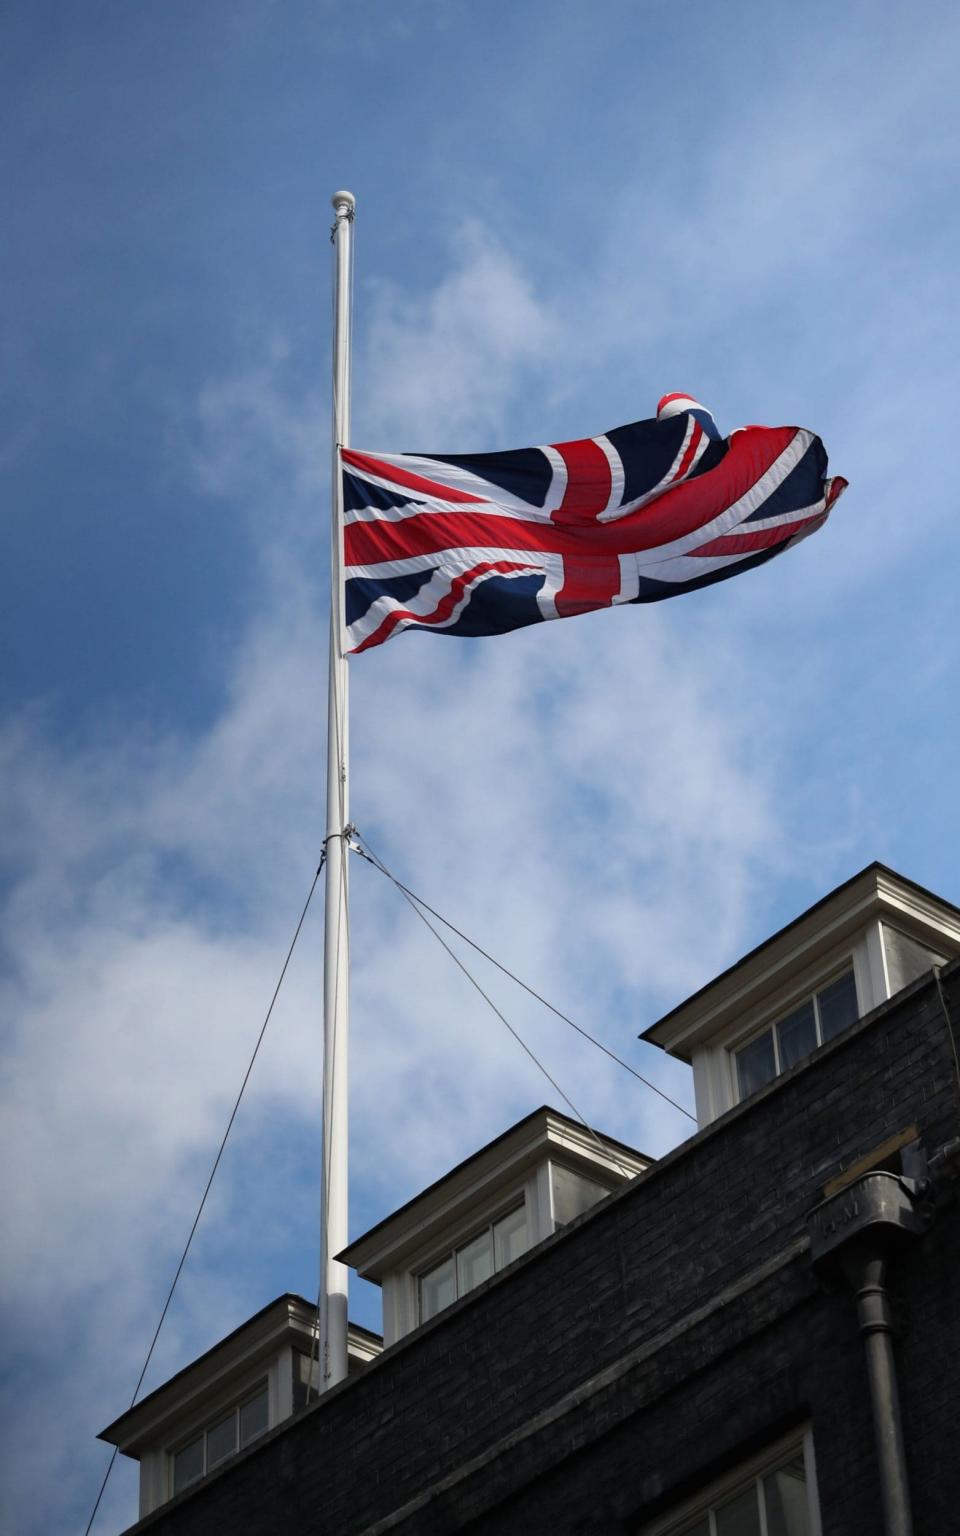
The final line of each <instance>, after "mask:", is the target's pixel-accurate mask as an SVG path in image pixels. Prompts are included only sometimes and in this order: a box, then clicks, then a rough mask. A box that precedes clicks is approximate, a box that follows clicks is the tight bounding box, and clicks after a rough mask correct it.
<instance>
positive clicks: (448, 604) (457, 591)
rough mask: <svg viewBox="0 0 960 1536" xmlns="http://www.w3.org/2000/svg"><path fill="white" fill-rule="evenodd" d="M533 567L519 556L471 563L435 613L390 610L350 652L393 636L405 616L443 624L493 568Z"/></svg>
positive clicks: (367, 648) (456, 580) (451, 585)
mask: <svg viewBox="0 0 960 1536" xmlns="http://www.w3.org/2000/svg"><path fill="white" fill-rule="evenodd" d="M528 569H530V568H529V567H528V566H524V565H522V564H518V562H517V561H515V560H486V561H484V562H483V563H482V564H480V565H474V566H471V568H470V570H469V571H463V572H462V573H461V575H459V576H455V577H454V578H453V580H452V581H451V583H450V590H449V592H448V593H447V594H446V596H445V597H442V598H441V599H440V601H439V603H438V604H437V606H436V608H434V610H433V612H432V613H428V614H419V613H413V612H412V611H411V610H410V609H409V608H395V609H394V610H393V612H392V613H388V614H387V616H386V618H385V619H384V620H383V623H382V624H379V625H378V626H377V628H376V629H375V630H374V631H373V633H372V634H371V635H368V636H367V638H366V640H361V642H360V644H359V645H355V646H354V647H353V650H352V651H348V652H347V654H348V655H349V656H356V655H357V654H358V652H360V651H368V650H369V649H370V647H371V646H374V645H382V643H383V641H384V640H389V638H390V636H391V635H392V633H393V631H394V630H395V629H396V627H397V625H398V624H399V623H401V621H402V620H403V619H412V620H413V622H414V623H415V624H442V623H443V621H444V619H448V618H450V616H451V614H452V613H453V611H454V609H455V608H456V606H457V604H458V603H459V602H460V600H461V599H462V597H463V595H464V593H465V591H466V589H467V587H468V586H470V585H471V584H472V583H474V582H476V581H478V580H479V578H480V577H481V576H488V575H489V574H490V573H491V571H498V572H504V571H523V570H528Z"/></svg>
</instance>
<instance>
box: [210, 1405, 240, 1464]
mask: <svg viewBox="0 0 960 1536" xmlns="http://www.w3.org/2000/svg"><path fill="white" fill-rule="evenodd" d="M236 1448H237V1410H236V1409H234V1410H233V1412H232V1413H231V1414H230V1415H229V1416H228V1417H227V1418H225V1419H221V1420H220V1423H219V1424H214V1426H213V1428H212V1429H208V1430H207V1471H208V1472H209V1471H210V1470H211V1469H212V1468H213V1467H215V1466H216V1465H217V1463H218V1462H221V1461H223V1460H224V1458H225V1457H227V1456H232V1455H233V1453H234V1451H235V1450H236Z"/></svg>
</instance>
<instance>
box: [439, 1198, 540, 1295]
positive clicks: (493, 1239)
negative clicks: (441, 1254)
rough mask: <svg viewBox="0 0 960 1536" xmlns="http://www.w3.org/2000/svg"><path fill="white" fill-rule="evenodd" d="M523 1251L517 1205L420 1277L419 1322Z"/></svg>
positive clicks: (522, 1216) (522, 1218)
mask: <svg viewBox="0 0 960 1536" xmlns="http://www.w3.org/2000/svg"><path fill="white" fill-rule="evenodd" d="M526 1250H527V1213H526V1211H525V1209H524V1207H523V1206H522V1205H518V1206H516V1207H515V1209H514V1210H512V1211H508V1212H507V1214H506V1215H505V1216H501V1217H500V1218H499V1220H497V1221H493V1222H491V1223H490V1225H489V1226H488V1227H485V1228H484V1230H483V1231H482V1232H479V1233H477V1235H476V1236H475V1237H472V1238H471V1239H470V1241H469V1242H468V1243H463V1244H461V1246H460V1247H459V1248H456V1249H454V1251H453V1253H449V1254H447V1256H446V1257H445V1258H444V1259H443V1260H441V1262H440V1263H439V1264H434V1266H433V1267H432V1268H431V1269H429V1270H427V1272H426V1273H425V1274H423V1275H421V1276H420V1321H421V1323H425V1322H426V1321H427V1319H428V1318H431V1317H435V1316H436V1314H437V1313H438V1312H442V1311H443V1309H444V1307H449V1306H450V1305H451V1304H452V1303H453V1302H454V1301H456V1300H457V1297H458V1296H465V1295H466V1294H467V1292H468V1291H472V1290H473V1289H474V1287H475V1286H477V1285H482V1283H483V1281H484V1280H489V1278H490V1276H491V1275H492V1274H495V1273H496V1271H497V1270H500V1269H505V1268H506V1266H507V1265H508V1264H512V1262H513V1260H514V1259H518V1258H519V1257H520V1255H521V1253H525V1252H526Z"/></svg>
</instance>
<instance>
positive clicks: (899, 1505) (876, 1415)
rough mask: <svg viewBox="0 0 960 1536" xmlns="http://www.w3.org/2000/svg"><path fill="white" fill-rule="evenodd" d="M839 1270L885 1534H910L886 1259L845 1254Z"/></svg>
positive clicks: (908, 1489)
mask: <svg viewBox="0 0 960 1536" xmlns="http://www.w3.org/2000/svg"><path fill="white" fill-rule="evenodd" d="M843 1269H844V1273H845V1275H846V1277H847V1280H848V1281H849V1283H850V1285H851V1287H852V1288H853V1290H854V1293H855V1295H856V1298H857V1317H858V1320H859V1323H860V1334H861V1337H862V1339H863V1347H864V1351H865V1353H866V1357H867V1379H868V1382H869V1386H870V1405H871V1408H872V1409H873V1432H874V1439H875V1441H876V1446H877V1466H878V1470H879V1473H880V1499H881V1503H882V1506H883V1530H884V1536H913V1513H912V1510H911V1507H910V1487H909V1484H908V1482H907V1457H906V1452H905V1450H904V1444H903V1420H902V1416H901V1413H900V1394H899V1391H898V1390H897V1367H896V1363H895V1361H894V1358H893V1316H892V1312H891V1307H890V1298H889V1296H888V1295H887V1289H886V1278H887V1259H886V1256H885V1255H882V1254H873V1255H868V1254H864V1255H863V1256H862V1257H858V1256H855V1255H853V1254H851V1255H850V1256H849V1258H845V1259H844V1261H843Z"/></svg>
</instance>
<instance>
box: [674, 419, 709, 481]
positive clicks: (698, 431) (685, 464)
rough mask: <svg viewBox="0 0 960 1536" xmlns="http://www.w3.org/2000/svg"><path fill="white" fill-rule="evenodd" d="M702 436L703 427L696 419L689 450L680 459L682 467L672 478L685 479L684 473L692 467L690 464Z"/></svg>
mask: <svg viewBox="0 0 960 1536" xmlns="http://www.w3.org/2000/svg"><path fill="white" fill-rule="evenodd" d="M691 419H693V418H691ZM702 436H703V428H702V427H701V425H700V423H699V421H696V420H694V421H693V431H692V432H691V433H690V441H689V443H688V444H687V451H686V453H685V454H684V455H683V458H682V459H681V460H680V468H679V469H678V470H677V472H676V474H675V475H672V476H671V479H672V480H682V479H683V477H684V475H685V474H686V473H687V470H688V469H689V468H690V465H691V464H692V463H693V456H694V454H695V453H696V451H697V449H698V448H699V446H700V439H701V437H702Z"/></svg>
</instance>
